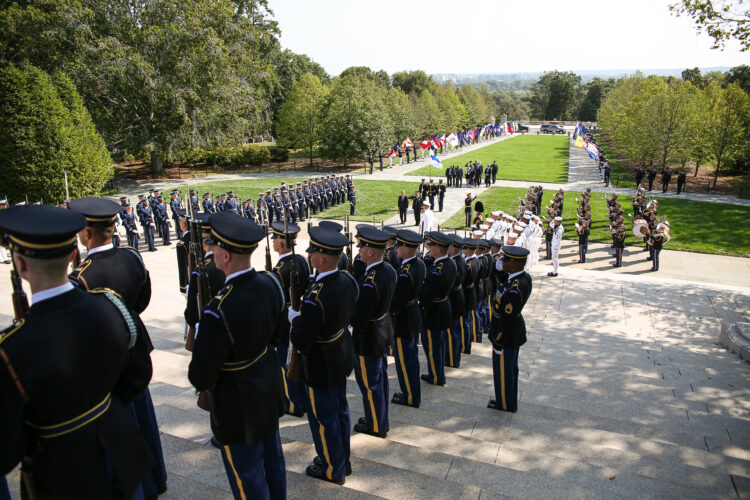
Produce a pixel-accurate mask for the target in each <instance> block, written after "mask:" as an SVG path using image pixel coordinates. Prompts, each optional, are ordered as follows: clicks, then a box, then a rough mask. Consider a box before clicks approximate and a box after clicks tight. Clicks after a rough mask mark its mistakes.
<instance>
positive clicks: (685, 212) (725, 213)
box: [443, 187, 750, 257]
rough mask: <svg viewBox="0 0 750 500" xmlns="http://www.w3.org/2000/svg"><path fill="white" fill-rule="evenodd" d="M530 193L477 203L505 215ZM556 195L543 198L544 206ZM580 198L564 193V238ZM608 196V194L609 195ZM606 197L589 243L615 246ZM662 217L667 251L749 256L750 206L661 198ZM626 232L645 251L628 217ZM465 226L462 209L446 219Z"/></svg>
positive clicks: (596, 202)
mask: <svg viewBox="0 0 750 500" xmlns="http://www.w3.org/2000/svg"><path fill="white" fill-rule="evenodd" d="M527 192H528V191H527V190H526V189H517V188H502V187H494V188H490V189H488V190H487V191H485V192H484V193H482V194H481V195H480V196H479V197H478V198H477V199H478V200H482V201H483V202H484V206H485V210H487V211H492V210H504V211H505V212H514V211H515V207H516V206H517V205H518V197H519V196H522V195H525V194H526V193H527ZM551 195H552V193H551V192H550V193H549V194H547V193H545V195H544V200H545V205H546V203H547V202H549V199H550V198H551ZM576 196H577V193H574V192H566V193H565V204H564V207H563V208H564V210H563V226H565V236H564V237H565V238H566V239H575V238H576V237H577V235H576V233H575V228H574V225H575V222H576V207H577V204H576V201H575V198H576ZM608 196H609V195H608ZM603 197H604V194H603V193H593V194H592V195H591V216H592V219H593V223H592V226H591V236H590V241H594V242H601V243H608V242H610V241H612V237H611V235H609V234H608V233H607V231H608V230H609V227H608V224H609V219H608V217H607V204H606V202H605V201H604V200H603V199H602V198H603ZM620 203H622V205H623V210H624V211H625V214H626V215H627V214H628V213H630V214H632V211H633V210H632V206H631V205H630V199H629V198H626V197H621V201H620ZM662 215H664V216H666V217H667V220H668V221H669V223H670V224H671V236H672V239H671V241H670V242H669V243H667V244H666V245H665V248H667V249H669V250H683V251H688V252H699V253H713V254H722V255H736V256H740V257H750V233H749V232H747V231H744V230H743V229H742V228H743V227H746V225H747V220H748V218H749V217H750V207H744V206H738V205H730V204H727V203H709V202H704V201H692V200H676V199H671V198H660V199H659V217H660V218H661V216H662ZM625 220H626V226H627V228H628V238H627V239H626V240H625V242H626V244H627V245H633V246H643V240H642V239H636V238H635V237H633V235H632V232H630V229H631V227H632V220H631V219H630V218H629V217H626V218H625ZM463 223H464V213H463V210H459V211H458V212H456V213H455V214H453V215H452V216H451V217H450V219H448V220H447V221H446V222H445V224H443V227H445V228H451V229H456V228H461V227H463Z"/></svg>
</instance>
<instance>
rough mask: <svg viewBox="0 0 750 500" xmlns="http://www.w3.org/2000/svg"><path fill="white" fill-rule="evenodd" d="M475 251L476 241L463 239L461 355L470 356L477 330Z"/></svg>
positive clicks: (476, 262) (477, 278)
mask: <svg viewBox="0 0 750 500" xmlns="http://www.w3.org/2000/svg"><path fill="white" fill-rule="evenodd" d="M476 249H477V240H475V239H474V238H464V239H463V252H464V261H465V262H466V275H465V276H464V307H466V313H465V314H464V329H463V332H464V338H463V344H462V345H461V353H463V354H471V343H472V342H476V340H475V339H476V338H477V328H479V325H478V320H477V311H476V309H477V302H478V300H477V299H478V295H477V290H476V288H477V287H476V284H477V282H478V280H479V261H478V260H477V256H476V255H474V252H475V251H476Z"/></svg>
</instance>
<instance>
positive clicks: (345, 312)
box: [289, 227, 358, 484]
mask: <svg viewBox="0 0 750 500" xmlns="http://www.w3.org/2000/svg"><path fill="white" fill-rule="evenodd" d="M309 236H310V247H309V248H308V249H307V252H308V254H309V255H310V262H311V263H312V267H313V268H315V270H316V271H317V273H318V274H317V276H316V278H315V281H314V282H313V283H312V284H311V285H310V286H309V288H308V289H307V292H305V295H304V298H303V301H302V307H301V308H300V311H295V310H294V309H290V310H289V319H290V321H291V323H292V332H291V341H292V344H294V348H295V350H296V351H297V352H298V353H299V354H300V358H299V359H300V362H301V364H302V367H301V369H300V372H301V373H302V382H304V384H305V388H306V389H307V392H306V407H307V408H308V409H309V411H308V412H307V419H308V421H309V423H310V430H311V431H312V437H313V441H314V442H315V451H316V452H317V456H316V457H315V459H314V460H313V463H311V464H310V465H308V467H307V469H306V471H305V472H306V473H307V475H309V476H312V477H315V478H318V479H323V480H325V481H330V482H334V483H337V484H344V480H345V479H346V475H348V474H351V470H352V469H351V463H350V462H349V454H350V451H349V450H350V449H349V435H350V434H349V433H350V429H351V427H350V425H351V424H350V419H349V404H348V402H347V399H346V378H347V377H348V376H349V374H350V373H351V372H352V369H353V368H354V364H355V360H354V354H353V352H354V351H353V345H352V337H351V335H350V334H349V328H348V326H349V319H350V318H351V315H352V311H353V310H354V305H355V303H356V302H357V293H358V286H357V283H356V281H354V279H353V278H352V276H351V275H350V274H349V273H346V272H341V271H339V270H338V267H337V266H338V262H339V260H340V256H341V253H342V251H343V249H344V247H345V246H346V244H347V242H348V240H347V238H346V236H344V235H343V234H341V233H337V232H335V231H333V230H331V229H328V228H325V227H313V228H311V229H310V235H309Z"/></svg>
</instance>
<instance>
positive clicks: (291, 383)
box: [271, 221, 310, 417]
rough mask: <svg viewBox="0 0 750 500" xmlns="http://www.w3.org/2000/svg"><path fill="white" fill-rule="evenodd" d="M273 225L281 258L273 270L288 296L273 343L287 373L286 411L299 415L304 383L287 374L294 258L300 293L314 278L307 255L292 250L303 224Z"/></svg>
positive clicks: (276, 223)
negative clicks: (288, 315) (311, 278)
mask: <svg viewBox="0 0 750 500" xmlns="http://www.w3.org/2000/svg"><path fill="white" fill-rule="evenodd" d="M271 229H272V231H273V233H272V234H273V236H272V238H273V250H274V252H276V253H278V254H279V261H278V262H277V263H276V265H275V266H274V268H273V273H274V274H275V275H276V278H277V279H278V280H279V282H280V283H281V288H282V289H283V290H284V299H285V303H284V314H283V315H282V318H281V320H280V321H279V325H278V328H277V330H276V335H274V338H273V342H272V343H273V345H274V348H275V349H276V355H277V356H278V358H279V362H280V363H281V370H282V373H283V381H284V396H285V401H284V411H286V413H288V414H290V415H294V416H295V417H301V416H303V415H304V414H305V387H304V384H302V383H300V382H298V381H296V380H292V379H290V378H289V377H288V376H287V368H288V366H287V353H288V351H289V330H290V328H291V325H290V324H289V319H288V318H287V313H288V312H289V307H290V306H291V299H290V297H291V283H292V261H294V271H295V272H296V273H297V277H296V280H297V282H296V289H297V293H298V294H299V297H301V296H302V295H303V294H304V293H305V291H306V290H307V283H308V281H309V280H310V267H309V266H308V265H307V259H305V258H304V257H303V256H302V255H298V254H294V253H292V246H291V245H295V244H296V243H295V240H296V239H297V234H299V231H300V228H299V226H297V225H296V224H291V223H289V224H287V225H286V226H285V225H284V223H283V222H279V221H276V222H274V223H273V224H272V225H271ZM287 235H288V239H287ZM299 297H298V298H299Z"/></svg>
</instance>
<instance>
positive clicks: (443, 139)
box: [440, 134, 445, 149]
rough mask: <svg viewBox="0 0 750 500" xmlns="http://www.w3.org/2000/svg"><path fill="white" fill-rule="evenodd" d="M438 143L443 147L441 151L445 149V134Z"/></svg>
mask: <svg viewBox="0 0 750 500" xmlns="http://www.w3.org/2000/svg"><path fill="white" fill-rule="evenodd" d="M440 143H441V144H442V145H443V149H445V134H443V136H442V137H441V138H440Z"/></svg>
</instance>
